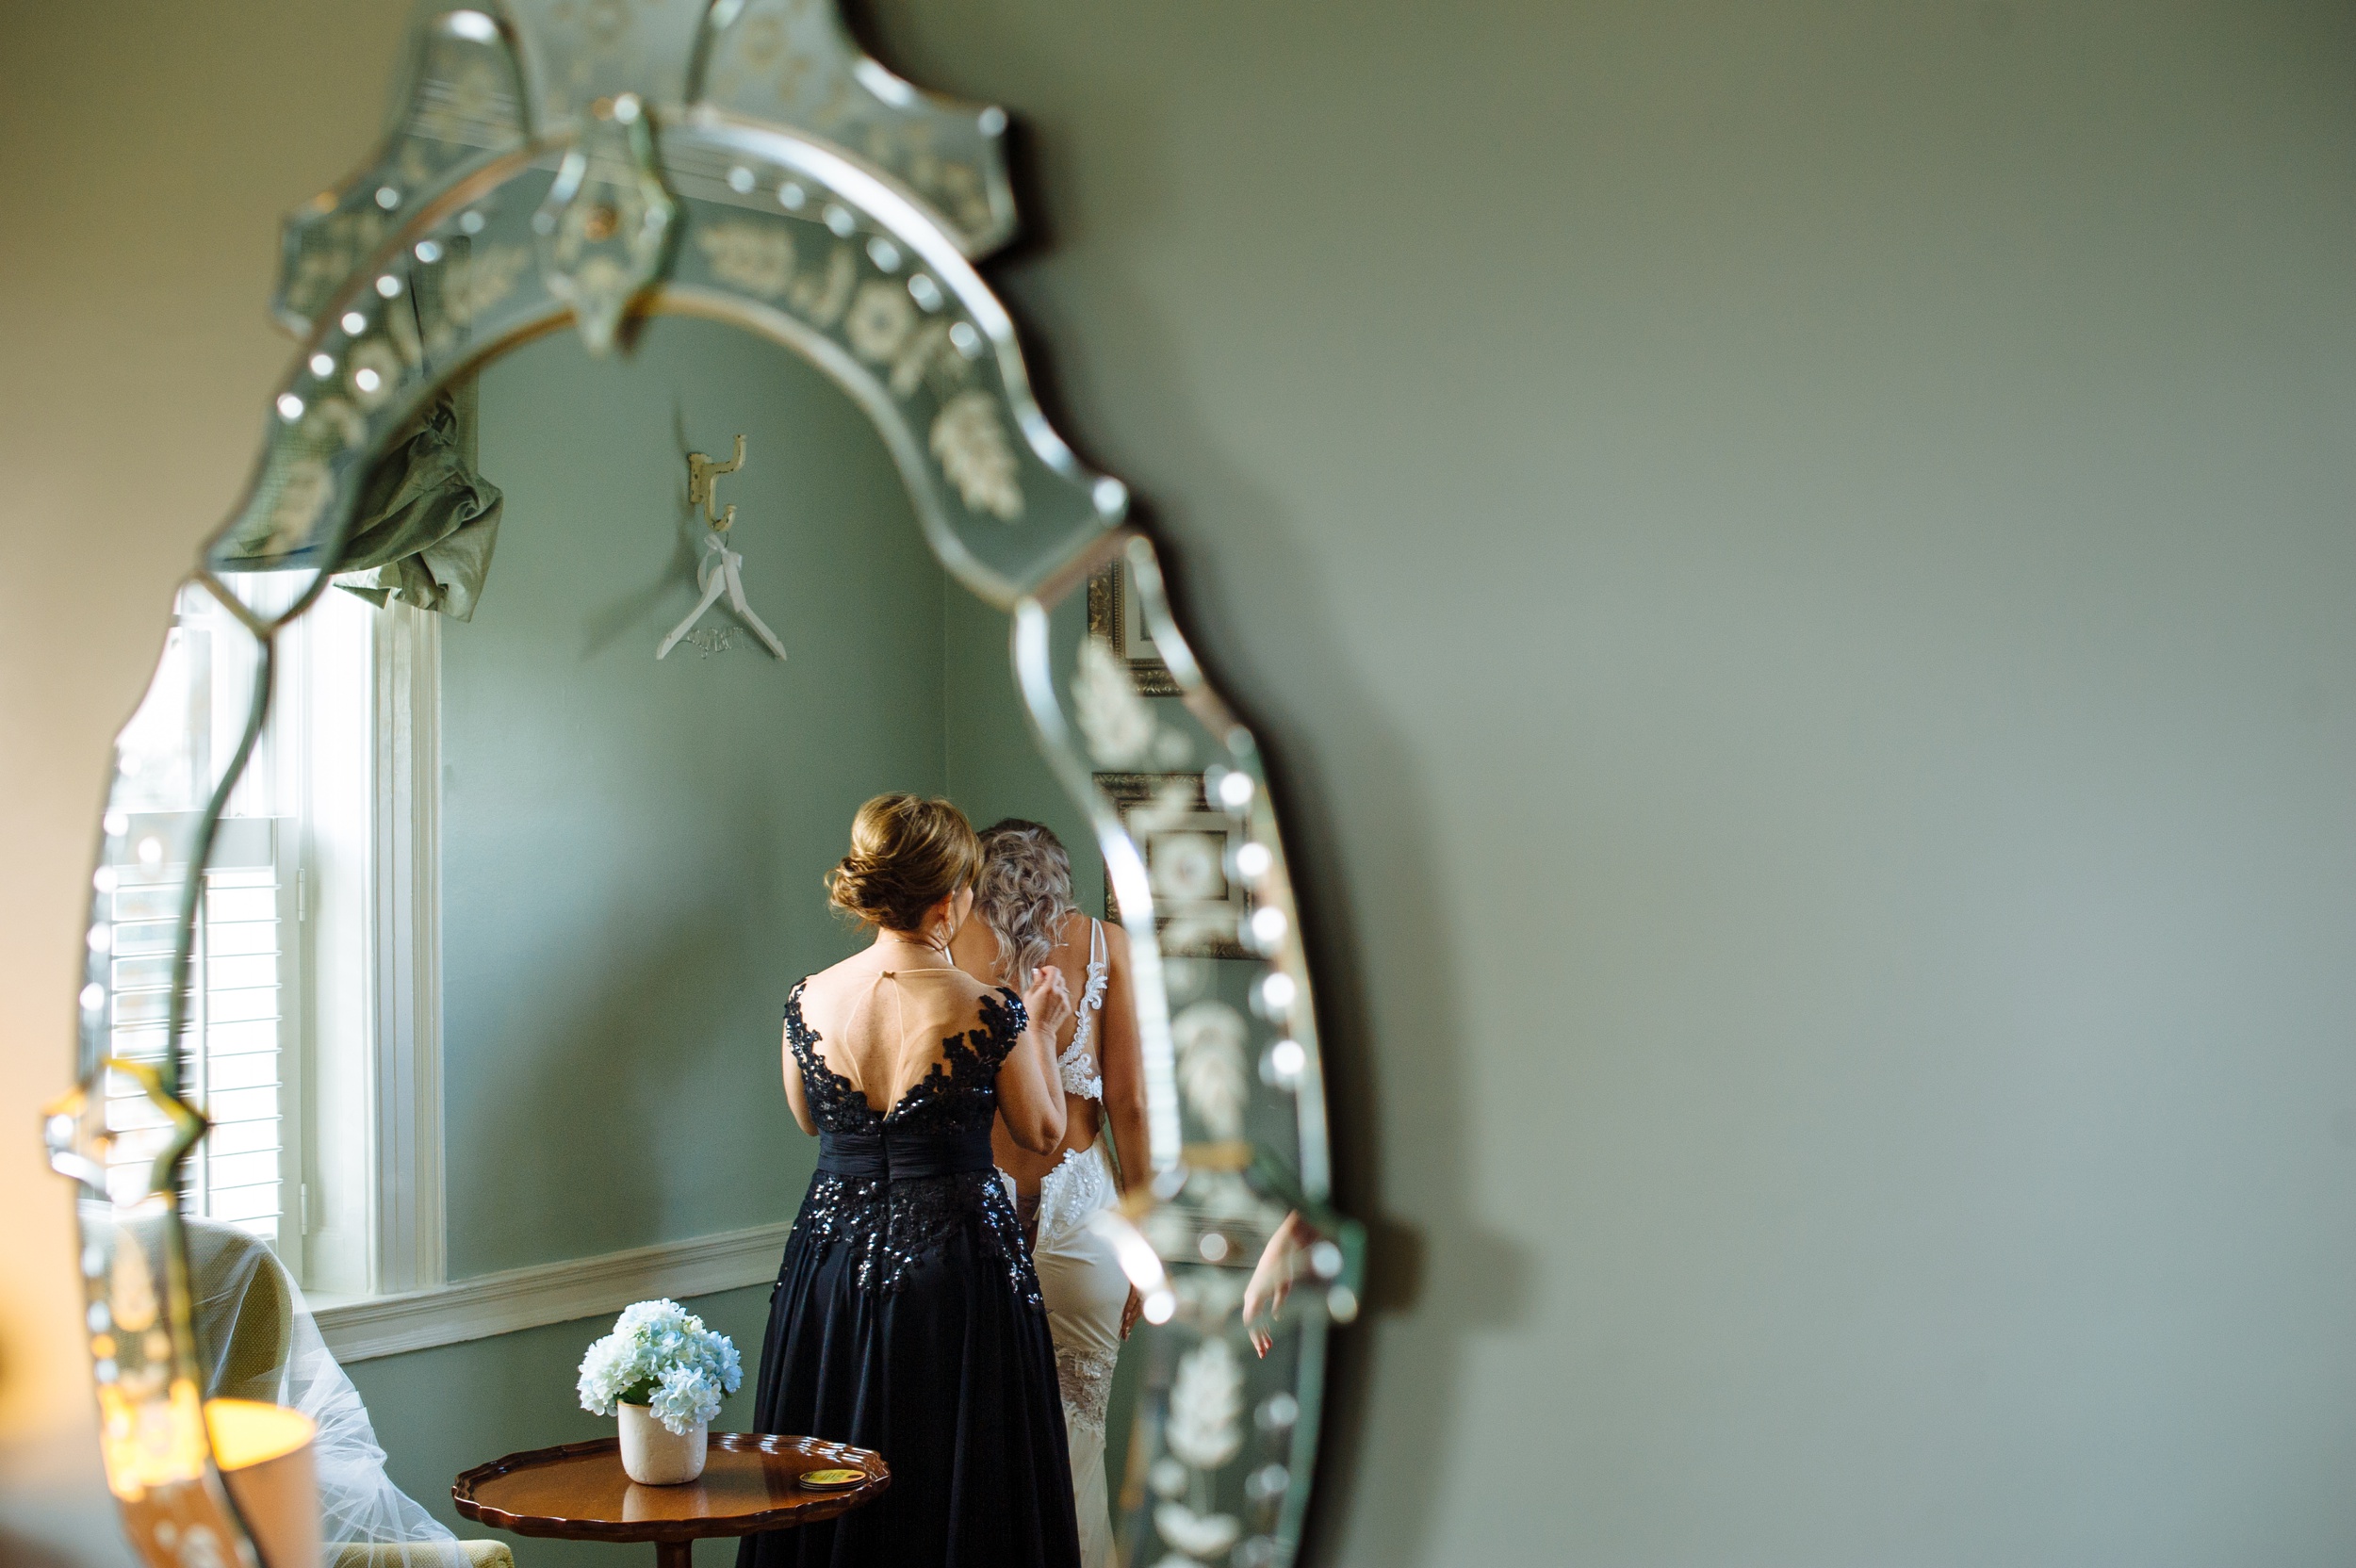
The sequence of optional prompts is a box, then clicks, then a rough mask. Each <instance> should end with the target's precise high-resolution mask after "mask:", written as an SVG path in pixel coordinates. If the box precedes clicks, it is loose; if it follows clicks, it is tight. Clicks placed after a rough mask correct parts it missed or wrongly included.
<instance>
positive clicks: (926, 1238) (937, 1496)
mask: <svg viewBox="0 0 2356 1568" xmlns="http://www.w3.org/2000/svg"><path fill="white" fill-rule="evenodd" d="M801 1003H802V988H801V987H800V986H796V987H794V994H793V996H792V997H791V998H790V999H789V1000H788V1001H787V1002H786V1005H785V1031H786V1038H787V1039H788V1041H789V1042H790V1043H791V1045H792V1047H793V1051H794V1060H795V1061H796V1062H798V1063H799V1064H800V1066H801V1072H802V1086H803V1091H804V1093H805V1095H806V1096H807V1098H808V1103H809V1106H810V1118H811V1119H812V1120H814V1121H816V1122H817V1124H818V1127H819V1144H818V1149H819V1153H818V1169H817V1172H816V1174H814V1175H813V1176H812V1177H811V1178H810V1193H809V1196H807V1197H806V1198H804V1199H803V1200H802V1210H801V1213H800V1215H799V1216H798V1217H796V1218H795V1219H794V1230H793V1233H792V1234H791V1235H789V1236H788V1237H787V1238H786V1243H785V1261H784V1263H783V1265H782V1266H780V1267H779V1268H778V1270H777V1288H776V1290H775V1291H773V1292H772V1293H771V1295H770V1298H769V1331H768V1333H767V1335H766V1336H765V1337H764V1338H763V1340H762V1343H761V1378H760V1381H759V1382H758V1384H757V1385H756V1393H755V1400H754V1424H755V1426H756V1427H757V1428H758V1429H760V1430H761V1431H765V1432H786V1433H795V1434H804V1435H808V1436H812V1437H824V1438H830V1439H833V1440H834V1441H836V1442H840V1443H850V1444H855V1445H857V1446H859V1447H862V1448H871V1449H873V1450H875V1452H876V1453H878V1454H881V1455H882V1456H883V1458H884V1461H885V1462H886V1463H888V1464H890V1465H891V1466H892V1487H891V1490H890V1491H888V1492H886V1493H885V1494H884V1495H882V1496H881V1497H880V1498H878V1499H877V1500H876V1501H875V1502H874V1503H871V1504H869V1505H868V1506H867V1507H865V1508H863V1509H858V1510H855V1511H852V1512H850V1513H847V1514H844V1515H843V1516H841V1517H840V1518H837V1519H833V1520H829V1521H826V1522H824V1523H820V1524H815V1525H807V1526H804V1527H801V1528H799V1529H794V1530H778V1531H776V1532H773V1533H771V1534H768V1535H756V1536H747V1537H746V1538H745V1539H744V1543H743V1544H742V1545H741V1547H740V1548H739V1551H738V1554H737V1568H787V1565H794V1568H812V1565H817V1564H825V1565H826V1568H852V1565H854V1564H859V1565H864V1564H876V1565H886V1564H888V1565H890V1568H918V1565H920V1564H922V1565H924V1568H931V1565H934V1564H941V1565H946V1568H996V1565H999V1564H1006V1565H1009V1568H1011V1565H1014V1564H1021V1565H1023V1568H1078V1564H1079V1561H1080V1543H1079V1530H1078V1526H1077V1523H1076V1521H1075V1517H1074V1514H1073V1511H1072V1467H1071V1461H1070V1459H1069V1457H1068V1455H1067V1452H1066V1449H1065V1438H1064V1419H1063V1404H1062V1398H1061V1396H1060V1395H1059V1394H1058V1392H1057V1389H1056V1383H1055V1342H1054V1340H1053V1339H1051V1338H1050V1337H1049V1335H1048V1329H1047V1311H1046V1308H1045V1306H1044V1304H1043V1303H1042V1302H1041V1300H1040V1299H1039V1279H1038V1277H1037V1276H1036V1275H1035V1274H1033V1273H1032V1271H1031V1260H1030V1253H1029V1251H1028V1250H1027V1249H1026V1248H1025V1247H1024V1246H1023V1231H1022V1226H1021V1224H1020V1222H1019V1221H1018V1220H1017V1219H1016V1217H1015V1212H1014V1205H1013V1203H1012V1202H1011V1201H1009V1200H1008V1198H1007V1196H1006V1186H1005V1184H1003V1183H1002V1182H1001V1181H1000V1180H999V1178H998V1175H997V1172H996V1170H995V1169H994V1168H993V1167H992V1165H991V1162H990V1121H991V1119H992V1118H994V1117H995V1116H996V1115H997V1110H998V1094H997V1076H998V1067H999V1064H1000V1063H1001V1062H1003V1061H1005V1060H1006V1054H1007V1053H1008V1052H1009V1051H1011V1050H1013V1049H1014V1043H1015V1038H1016V1037H1017V1036H1019V1035H1020V1034H1021V1033H1022V1032H1023V1023H1024V1015H1023V1003H1022V1000H1021V999H1020V998H1019V997H1017V996H1016V995H1015V994H1014V993H1013V992H1012V991H1008V990H1000V991H999V992H997V993H996V994H995V995H993V996H989V997H985V998H983V999H982V1002H981V1019H980V1026H979V1027H977V1028H975V1029H973V1030H972V1031H970V1032H969V1033H967V1034H965V1035H964V1036H962V1037H958V1036H951V1037H949V1038H947V1039H946V1040H944V1041H942V1047H943V1060H942V1061H941V1062H940V1063H937V1064H936V1065H935V1066H934V1067H933V1069H932V1070H931V1072H930V1073H928V1074H927V1075H926V1076H925V1077H924V1079H923V1080H922V1081H920V1082H919V1083H917V1084H916V1085H915V1086H913V1087H911V1088H910V1089H909V1090H908V1093H907V1094H905V1095H903V1096H902V1097H901V1099H900V1102H899V1103H898V1104H896V1105H894V1106H892V1109H891V1110H890V1111H889V1112H881V1111H877V1110H876V1109H875V1107H874V1106H872V1105H870V1104H868V1103H867V1100H866V1097H865V1096H864V1095H863V1094H861V1093H860V1092H859V1089H857V1088H856V1087H855V1086H852V1084H851V1083H850V1082H849V1081H848V1080H846V1079H844V1078H843V1077H841V1076H840V1075H838V1074H837V1073H835V1072H834V1071H833V1070H831V1069H829V1068H828V1067H827V1066H826V1062H825V1060H824V1059H823V1058H822V1057H821V1055H820V1054H819V1050H818V1037H817V1036H816V1035H814V1034H812V1033H811V1032H810V1027H809V1026H808V1025H807V1024H806V1023H804V1022H803V1021H802V1006H801Z"/></svg>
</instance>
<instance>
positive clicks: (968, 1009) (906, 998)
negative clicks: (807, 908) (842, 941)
mask: <svg viewBox="0 0 2356 1568" xmlns="http://www.w3.org/2000/svg"><path fill="white" fill-rule="evenodd" d="M993 992H994V988H992V987H990V986H987V985H985V984H983V983H982V982H981V981H979V980H976V979H974V978H973V976H972V975H970V974H968V973H966V972H964V971H963V970H960V969H956V968H953V967H951V966H948V965H945V964H942V963H941V961H940V959H939V956H937V955H934V954H930V953H926V952H923V951H922V950H917V949H913V948H912V947H911V948H909V949H907V950H903V951H899V952H894V951H892V949H890V948H888V947H884V946H877V947H873V948H869V949H868V950H866V951H865V952H863V953H859V954H857V955H855V956H852V957H849V958H846V959H844V960H843V962H841V963H839V964H836V965H835V966H834V967H833V968H831V969H826V970H821V971H820V972H818V973H816V974H813V975H811V976H810V978H809V979H808V980H806V981H804V982H803V983H802V1003H801V1007H802V1021H803V1022H804V1023H805V1024H806V1025H808V1027H809V1028H810V1032H811V1033H812V1034H813V1035H815V1036H816V1037H817V1042H818V1053H819V1056H820V1058H821V1059H822V1060H823V1061H824V1062H825V1063H826V1069H827V1070H828V1071H830V1072H832V1073H834V1074H835V1075H836V1076H838V1077H840V1078H843V1079H845V1080H847V1081H848V1082H849V1083H850V1084H852V1085H853V1086H855V1087H857V1088H858V1089H859V1092H860V1093H861V1094H863V1095H865V1096H866V1097H867V1103H868V1104H869V1105H871V1106H873V1107H874V1108H875V1110H876V1111H877V1112H879V1113H889V1112H890V1111H891V1110H892V1107H893V1106H895V1105H897V1104H899V1103H900V1102H901V1101H902V1100H904V1099H906V1098H907V1096H908V1090H909V1089H911V1088H913V1087H915V1086H916V1085H918V1084H919V1083H922V1082H923V1081H924V1077H925V1075H926V1074H927V1073H929V1072H931V1071H932V1070H933V1068H934V1067H935V1066H937V1065H938V1064H940V1063H941V1062H942V1061H943V1060H944V1059H945V1057H944V1055H943V1054H942V1043H941V1042H942V1041H943V1040H945V1039H950V1038H954V1037H959V1036H963V1035H965V1034H967V1033H968V1032H970V1031H971V1030H973V1029H974V1028H976V1027H978V1026H979V1024H980V1021H981V1005H982V1001H983V999H984V998H985V997H988V996H990V995H991V994H993ZM798 1076H799V1074H798V1072H797V1071H796V1070H795V1068H794V1063H793V1060H792V1057H791V1054H790V1053H789V1055H788V1058H787V1061H786V1081H787V1088H788V1090H789V1092H792V1093H794V1095H795V1098H796V1099H797V1101H798V1098H799V1096H798V1090H799V1085H798V1083H797V1082H796V1079H797V1078H798ZM796 1108H797V1110H798V1104H797V1107H796Z"/></svg>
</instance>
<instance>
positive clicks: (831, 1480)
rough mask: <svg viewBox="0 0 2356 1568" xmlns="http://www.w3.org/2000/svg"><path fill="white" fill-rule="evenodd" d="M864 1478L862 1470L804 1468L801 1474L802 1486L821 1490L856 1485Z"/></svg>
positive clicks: (865, 1474) (864, 1473) (864, 1474)
mask: <svg viewBox="0 0 2356 1568" xmlns="http://www.w3.org/2000/svg"><path fill="white" fill-rule="evenodd" d="M866 1478H867V1472H866V1471H864V1470H805V1471H803V1472H802V1476H801V1480H802V1484H803V1485H804V1486H810V1487H816V1488H818V1489H819V1490H821V1491H832V1490H833V1489H835V1488H836V1487H842V1486H857V1485H858V1484H859V1482H861V1481H863V1480H865V1479H866Z"/></svg>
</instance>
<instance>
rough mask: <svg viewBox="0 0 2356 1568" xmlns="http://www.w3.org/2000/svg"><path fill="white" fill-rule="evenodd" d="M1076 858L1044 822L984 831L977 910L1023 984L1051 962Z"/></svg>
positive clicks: (1012, 976)
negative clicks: (1049, 958)
mask: <svg viewBox="0 0 2356 1568" xmlns="http://www.w3.org/2000/svg"><path fill="white" fill-rule="evenodd" d="M1073 907H1074V906H1073V904H1072V857H1071V856H1070V855H1069V854H1068V853H1066V852H1065V850H1064V847H1063V841H1062V840H1061V839H1058V838H1056V837H1055V830H1054V829H1053V828H1050V827H1048V826H1046V825H1044V824H1041V823H1036V822H1027V821H1025V820H1024V819H1023V818H1021V817H1008V818H1006V820H1005V821H1004V822H997V823H992V824H991V825H990V826H989V827H988V828H986V829H984V830H983V833H982V879H981V882H980V884H979V885H978V886H976V887H975V889H974V890H973V912H974V913H975V914H977V915H979V916H981V917H982V923H984V924H986V925H988V926H989V927H990V935H992V936H994V937H996V938H997V939H998V962H999V963H1000V964H1001V965H1003V966H1005V968H1006V973H1007V979H1008V981H1009V983H1011V984H1013V985H1017V986H1020V985H1022V984H1023V981H1024V980H1025V979H1027V978H1028V977H1029V975H1030V972H1031V971H1033V970H1035V969H1037V968H1039V966H1040V965H1041V964H1044V963H1045V962H1047V955H1048V954H1049V953H1050V952H1051V951H1053V949H1054V948H1055V929H1056V927H1057V926H1059V925H1061V924H1062V923H1063V919H1064V917H1065V916H1066V915H1069V914H1070V913H1072V909H1073Z"/></svg>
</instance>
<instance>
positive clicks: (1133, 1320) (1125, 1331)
mask: <svg viewBox="0 0 2356 1568" xmlns="http://www.w3.org/2000/svg"><path fill="white" fill-rule="evenodd" d="M1143 1311H1145V1298H1144V1297H1142V1296H1140V1295H1138V1294H1137V1286H1135V1285H1131V1286H1130V1287H1129V1299H1128V1300H1126V1301H1124V1302H1122V1303H1121V1338H1123V1339H1127V1338H1128V1337H1129V1331H1130V1330H1132V1329H1134V1328H1136V1327H1137V1315H1138V1314H1139V1313H1142V1312H1143ZM1260 1354H1262V1355H1264V1356H1265V1355H1267V1354H1268V1352H1267V1351H1266V1350H1263V1351H1261V1352H1260Z"/></svg>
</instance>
